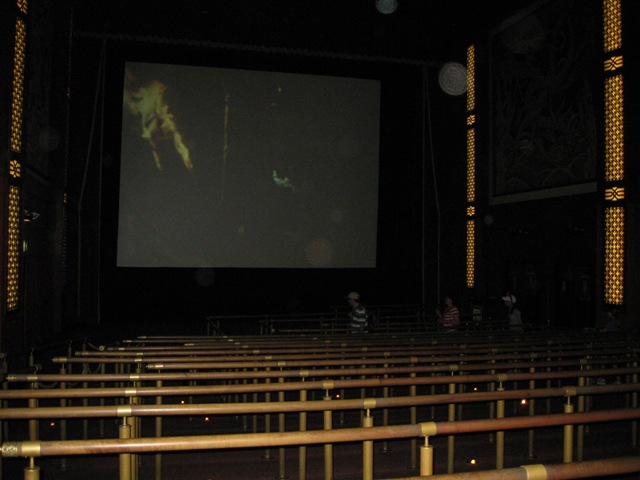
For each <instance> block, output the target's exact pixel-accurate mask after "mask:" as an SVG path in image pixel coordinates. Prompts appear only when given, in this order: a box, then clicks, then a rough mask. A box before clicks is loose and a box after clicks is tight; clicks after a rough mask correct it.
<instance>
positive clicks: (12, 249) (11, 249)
mask: <svg viewBox="0 0 640 480" xmlns="http://www.w3.org/2000/svg"><path fill="white" fill-rule="evenodd" d="M16 7H17V11H16V29H15V33H14V51H13V85H12V90H11V131H10V136H9V145H10V147H11V158H10V159H9V178H10V179H11V181H12V182H13V183H12V184H10V185H9V193H8V202H7V204H8V206H7V270H6V275H7V277H6V307H7V311H13V310H17V309H18V305H19V292H20V232H21V222H22V215H21V212H22V207H21V205H22V200H21V189H20V187H19V186H18V185H16V183H18V180H19V179H20V178H21V176H22V163H21V154H22V139H23V135H24V131H23V116H24V97H25V94H24V82H25V78H24V73H25V63H26V52H27V22H26V18H25V17H26V15H27V0H16Z"/></svg>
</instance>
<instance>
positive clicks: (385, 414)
mask: <svg viewBox="0 0 640 480" xmlns="http://www.w3.org/2000/svg"><path fill="white" fill-rule="evenodd" d="M384 368H385V369H386V368H389V364H388V363H385V364H384ZM382 378H384V379H387V378H389V375H388V374H386V373H385V374H384V375H383V376H382ZM382 397H383V398H389V387H387V386H385V387H382ZM387 425H389V409H388V408H383V409H382V426H383V427H386V426H387ZM382 451H383V452H385V453H386V452H388V451H389V442H388V441H386V440H385V441H383V442H382Z"/></svg>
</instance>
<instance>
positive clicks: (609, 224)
mask: <svg viewBox="0 0 640 480" xmlns="http://www.w3.org/2000/svg"><path fill="white" fill-rule="evenodd" d="M604 223H605V247H604V283H605V285H604V290H605V291H604V296H605V301H606V302H607V303H609V304H612V305H621V304H622V302H623V299H624V207H621V206H620V207H608V208H606V209H605V216H604Z"/></svg>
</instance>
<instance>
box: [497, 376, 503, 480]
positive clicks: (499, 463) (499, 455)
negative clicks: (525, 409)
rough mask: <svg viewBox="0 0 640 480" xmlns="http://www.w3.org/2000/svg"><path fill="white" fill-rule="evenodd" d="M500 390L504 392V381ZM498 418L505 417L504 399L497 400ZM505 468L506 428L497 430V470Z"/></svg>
mask: <svg viewBox="0 0 640 480" xmlns="http://www.w3.org/2000/svg"><path fill="white" fill-rule="evenodd" d="M498 392H504V387H503V386H502V382H500V386H499V387H498ZM496 418H504V400H497V401H496ZM503 468H504V430H500V431H498V432H496V470H502V469H503Z"/></svg>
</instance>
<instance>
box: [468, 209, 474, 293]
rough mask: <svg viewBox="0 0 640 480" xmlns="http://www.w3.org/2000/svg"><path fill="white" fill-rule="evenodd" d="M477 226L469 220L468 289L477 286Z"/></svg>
mask: <svg viewBox="0 0 640 480" xmlns="http://www.w3.org/2000/svg"><path fill="white" fill-rule="evenodd" d="M475 257H476V224H475V220H467V287H468V288H473V287H474V286H475V261H476V258H475Z"/></svg>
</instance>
